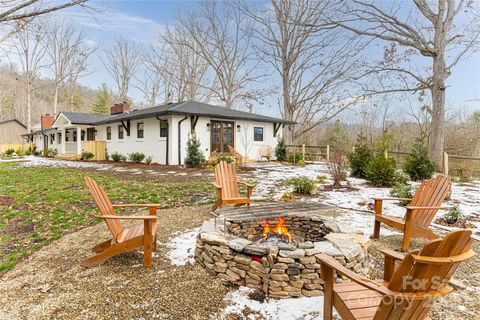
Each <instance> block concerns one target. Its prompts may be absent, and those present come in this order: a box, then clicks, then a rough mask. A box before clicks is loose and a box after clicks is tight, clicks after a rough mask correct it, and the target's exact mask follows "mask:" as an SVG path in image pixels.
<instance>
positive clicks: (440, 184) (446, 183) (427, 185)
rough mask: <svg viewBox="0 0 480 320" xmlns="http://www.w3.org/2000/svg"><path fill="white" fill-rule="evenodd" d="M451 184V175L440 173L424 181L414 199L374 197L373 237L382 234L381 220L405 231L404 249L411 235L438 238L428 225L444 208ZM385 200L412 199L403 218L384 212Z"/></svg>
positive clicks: (407, 246) (430, 238) (408, 244)
mask: <svg viewBox="0 0 480 320" xmlns="http://www.w3.org/2000/svg"><path fill="white" fill-rule="evenodd" d="M451 185H452V183H451V179H450V177H446V176H444V175H438V176H436V177H435V178H431V179H430V180H428V181H425V182H423V183H422V184H421V185H420V187H418V189H417V191H416V192H415V195H414V196H413V198H412V199H408V198H394V197H385V198H373V199H374V200H375V226H374V229H373V238H374V239H377V238H378V237H379V236H380V223H381V222H383V223H385V224H387V225H389V226H391V227H394V228H397V229H400V230H402V231H403V243H402V251H407V250H408V248H409V246H410V237H411V236H417V237H422V238H426V239H428V240H433V239H435V238H437V235H436V234H434V233H433V232H431V231H430V230H429V229H428V227H429V226H430V223H431V222H432V220H433V218H434V217H435V214H436V213H437V212H438V210H440V209H444V208H441V207H440V206H441V205H442V203H443V201H444V200H445V198H446V197H447V195H448V193H449V192H450V188H451ZM384 200H411V201H410V203H409V204H408V205H407V206H406V209H407V212H406V214H405V216H404V218H403V220H401V219H398V218H394V217H389V216H386V215H383V214H382V205H383V201H384Z"/></svg>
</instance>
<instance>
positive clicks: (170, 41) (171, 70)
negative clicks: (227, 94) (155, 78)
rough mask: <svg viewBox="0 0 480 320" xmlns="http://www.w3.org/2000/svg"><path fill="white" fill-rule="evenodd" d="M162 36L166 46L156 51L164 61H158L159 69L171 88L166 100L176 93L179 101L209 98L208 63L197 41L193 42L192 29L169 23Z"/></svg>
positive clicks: (205, 99)
mask: <svg viewBox="0 0 480 320" xmlns="http://www.w3.org/2000/svg"><path fill="white" fill-rule="evenodd" d="M161 40H162V42H163V44H164V46H163V47H162V49H161V50H157V51H156V55H157V57H158V58H159V59H158V61H161V64H162V65H157V66H158V68H157V69H158V70H159V72H160V73H162V74H163V77H164V80H165V84H168V86H166V87H165V88H168V90H169V91H168V96H166V100H168V101H170V99H171V98H173V97H174V96H176V100H177V101H184V100H194V101H204V102H208V101H209V100H210V98H211V87H212V83H211V81H210V80H209V79H208V75H207V71H208V63H207V62H206V61H205V59H204V58H203V57H202V56H200V55H199V54H197V53H196V51H197V49H194V50H193V49H192V48H195V47H196V44H195V43H190V42H191V41H192V38H191V37H190V34H189V32H188V30H186V29H185V28H183V27H182V26H180V25H175V26H173V27H167V28H166V29H165V32H163V33H162V34H161ZM187 43H189V44H188V45H187ZM170 90H172V91H170Z"/></svg>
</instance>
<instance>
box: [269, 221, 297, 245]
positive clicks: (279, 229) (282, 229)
mask: <svg viewBox="0 0 480 320" xmlns="http://www.w3.org/2000/svg"><path fill="white" fill-rule="evenodd" d="M277 220H278V223H277V225H276V226H275V227H273V228H270V224H269V223H268V221H266V220H264V221H263V222H262V226H263V239H264V240H267V238H268V235H269V234H271V233H273V234H276V235H277V236H281V237H287V238H288V242H291V241H292V235H291V234H290V232H288V228H287V226H286V225H285V218H284V217H278V218H277Z"/></svg>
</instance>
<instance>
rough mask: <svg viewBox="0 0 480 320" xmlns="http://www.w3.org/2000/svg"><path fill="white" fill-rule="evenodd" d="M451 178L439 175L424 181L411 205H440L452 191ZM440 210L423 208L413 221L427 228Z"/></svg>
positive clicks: (415, 214) (414, 216) (416, 213)
mask: <svg viewBox="0 0 480 320" xmlns="http://www.w3.org/2000/svg"><path fill="white" fill-rule="evenodd" d="M451 185H452V182H451V178H450V177H447V176H444V175H438V176H436V177H434V178H431V179H430V180H428V181H424V182H422V184H421V185H420V187H418V189H417V191H416V192H415V195H414V196H413V199H412V201H411V202H410V205H412V206H419V207H439V206H441V205H442V203H443V201H445V198H446V197H447V195H448V193H449V192H450V188H451ZM437 212H438V210H435V209H432V210H421V211H417V212H415V213H414V215H413V219H412V221H413V223H415V224H416V225H418V226H420V227H424V228H427V227H428V226H429V225H430V223H431V222H432V220H433V218H434V217H435V214H436V213H437Z"/></svg>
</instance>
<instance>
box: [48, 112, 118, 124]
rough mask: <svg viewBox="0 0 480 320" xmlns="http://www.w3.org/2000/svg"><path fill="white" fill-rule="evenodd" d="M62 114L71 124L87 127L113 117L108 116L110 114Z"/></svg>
mask: <svg viewBox="0 0 480 320" xmlns="http://www.w3.org/2000/svg"><path fill="white" fill-rule="evenodd" d="M60 114H63V115H64V116H65V118H67V119H68V120H69V121H70V123H71V124H86V125H92V124H95V123H96V122H98V121H101V120H104V119H108V118H110V117H112V116H111V115H108V114H92V113H83V112H61V113H60ZM60 114H59V116H60ZM57 118H58V117H57ZM55 121H56V119H55Z"/></svg>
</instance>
